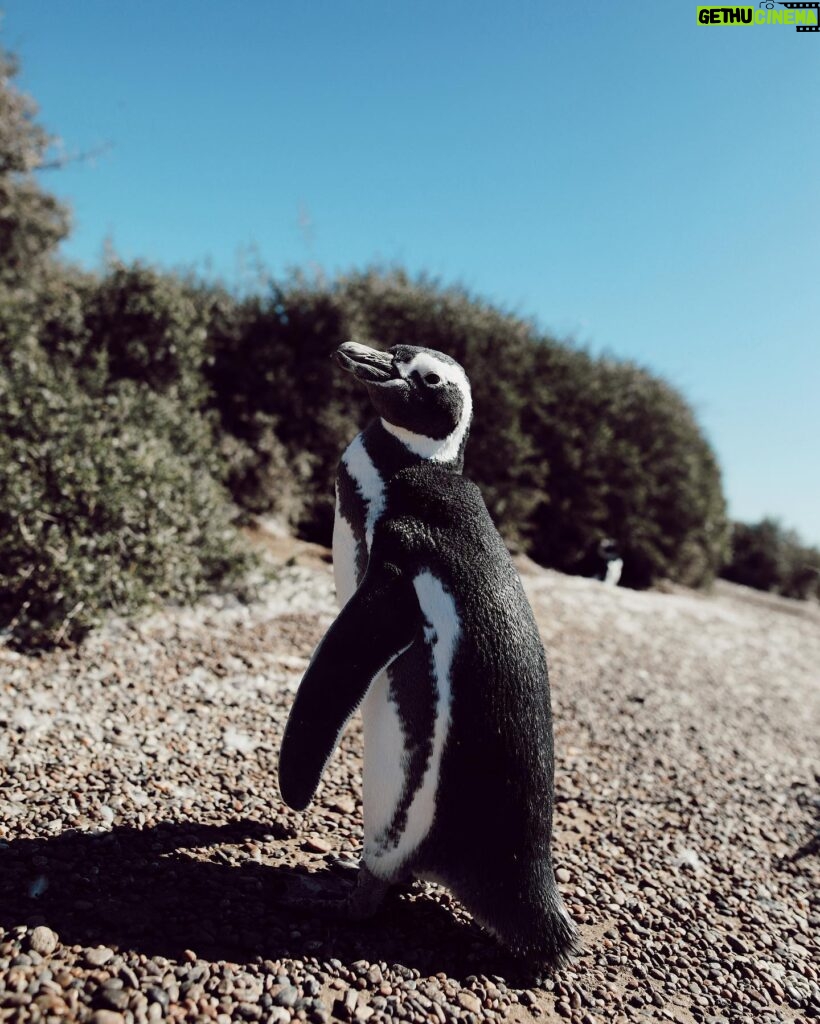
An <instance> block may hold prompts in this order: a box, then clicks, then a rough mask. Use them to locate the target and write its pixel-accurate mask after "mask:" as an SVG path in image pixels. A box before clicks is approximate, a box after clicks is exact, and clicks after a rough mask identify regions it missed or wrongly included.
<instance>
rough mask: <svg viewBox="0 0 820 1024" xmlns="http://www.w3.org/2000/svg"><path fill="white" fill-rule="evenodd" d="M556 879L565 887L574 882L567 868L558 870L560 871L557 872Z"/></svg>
mask: <svg viewBox="0 0 820 1024" xmlns="http://www.w3.org/2000/svg"><path fill="white" fill-rule="evenodd" d="M555 877H556V878H557V879H558V881H559V882H561V883H562V884H563V885H566V884H567V882H570V881H571V880H572V875H571V874H570V873H569V871H567V869H566V868H558V870H557V871H556V872H555Z"/></svg>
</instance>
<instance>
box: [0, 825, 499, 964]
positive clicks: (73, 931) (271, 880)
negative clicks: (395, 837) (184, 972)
mask: <svg viewBox="0 0 820 1024" xmlns="http://www.w3.org/2000/svg"><path fill="white" fill-rule="evenodd" d="M294 838H295V833H294V832H293V831H292V830H291V829H290V828H288V827H285V826H282V825H278V824H276V823H273V824H271V823H260V822H255V821H249V820H240V821H235V822H230V823H228V824H224V825H199V824H194V823H187V822H186V823H176V822H166V823H161V824H158V825H155V826H152V827H147V828H143V829H137V828H133V827H129V826H116V827H114V828H113V829H111V830H110V831H107V832H104V833H97V834H90V833H87V832H78V831H68V832H64V833H62V834H61V835H58V836H55V837H53V838H33V839H27V838H22V839H13V840H11V841H9V842H7V843H0V928H3V929H6V930H8V929H10V928H13V927H14V926H17V925H30V926H31V925H36V924H45V925H47V926H48V927H50V928H51V929H53V930H54V931H56V932H57V933H58V935H59V937H60V940H61V942H62V943H63V944H64V945H79V946H86V947H88V946H97V945H105V946H114V947H117V948H118V949H120V950H121V951H123V952H125V951H129V950H130V951H133V952H135V953H142V954H144V955H146V956H148V957H153V956H158V955H159V956H165V957H168V958H169V959H179V958H180V957H181V956H182V954H183V951H184V950H193V951H194V952H195V953H196V954H197V956H198V957H200V958H204V959H209V960H222V961H229V962H235V963H247V962H251V961H253V960H257V961H258V960H273V961H275V960H280V959H285V958H302V957H308V956H309V957H314V958H316V959H317V960H319V961H327V960H331V959H338V960H340V961H341V962H342V963H346V964H348V965H349V964H352V963H353V962H355V961H357V960H363V959H364V960H369V961H378V960H381V961H386V962H387V963H389V964H399V965H404V966H405V967H408V968H416V969H418V970H419V971H420V972H421V973H422V974H433V973H437V972H439V971H444V972H445V973H447V974H448V975H449V976H450V977H453V978H455V979H460V978H461V979H463V978H464V977H467V976H469V975H471V974H479V973H492V974H504V973H505V968H506V974H507V975H512V974H513V973H514V971H515V965H514V964H513V963H511V962H509V958H507V957H506V955H505V954H504V953H503V951H502V950H500V949H499V947H498V946H497V945H496V944H495V943H494V942H493V941H492V940H491V939H489V938H488V937H487V936H486V935H485V934H484V933H483V932H482V931H481V930H480V929H479V928H478V926H476V925H475V924H473V923H472V922H471V921H469V920H463V919H461V918H460V917H458V916H456V915H455V914H453V912H452V911H451V910H450V909H448V908H447V907H444V906H442V905H441V904H440V903H439V902H438V901H437V900H435V899H432V898H431V897H430V896H427V895H425V894H423V893H417V892H413V893H410V894H409V895H401V896H392V895H391V897H389V898H388V901H387V902H386V904H385V906H384V908H383V909H382V910H381V911H380V912H379V914H378V915H376V917H374V918H373V919H372V920H370V921H366V922H357V923H352V922H346V921H344V920H337V919H333V918H331V917H328V915H327V914H326V913H324V914H322V913H314V912H313V911H312V909H311V902H312V900H314V899H315V900H316V901H327V900H335V899H342V898H343V897H344V896H345V895H346V894H347V893H348V892H349V891H350V890H351V888H352V886H353V884H354V882H355V874H354V873H353V872H350V871H349V870H347V871H343V870H342V869H341V868H340V867H338V866H337V867H335V868H334V867H329V868H328V867H326V868H323V869H322V870H319V871H309V870H308V869H307V868H302V867H298V866H296V867H294V866H292V865H287V866H285V865H277V864H276V863H275V862H274V863H270V862H268V860H269V859H273V860H275V858H276V856H277V855H279V856H282V852H283V851H282V850H281V849H280V848H279V847H278V846H277V844H279V843H283V842H285V841H287V840H291V839H294ZM247 840H257V841H258V842H261V843H262V844H263V845H262V848H263V850H264V851H265V855H266V862H263V863H260V862H258V861H255V860H251V859H245V860H244V861H242V862H241V863H235V862H233V858H231V859H230V860H229V858H228V856H227V855H226V854H225V852H224V851H223V850H222V849H220V848H221V847H222V846H224V845H231V846H237V845H238V846H240V850H241V844H242V843H243V842H246V841H247ZM194 851H196V852H194ZM268 853H269V854H270V858H268V857H267V855H268ZM245 856H247V855H245ZM294 893H298V894H300V899H298V900H296V901H294ZM301 897H304V898H301Z"/></svg>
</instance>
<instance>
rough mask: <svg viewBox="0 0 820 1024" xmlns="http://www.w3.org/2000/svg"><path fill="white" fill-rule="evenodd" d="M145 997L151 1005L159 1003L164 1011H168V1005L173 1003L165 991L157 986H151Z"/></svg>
mask: <svg viewBox="0 0 820 1024" xmlns="http://www.w3.org/2000/svg"><path fill="white" fill-rule="evenodd" d="M145 995H146V996H147V998H148V1002H149V1003H158V1004H159V1005H160V1006H161V1007H162V1008H163V1010H165V1009H167V1008H168V1004H169V1003H170V1002H171V1000H170V999H169V998H168V993H167V992H166V991H165V989H164V988H159V986H157V985H150V986H149V987H148V988H147V989H146V990H145Z"/></svg>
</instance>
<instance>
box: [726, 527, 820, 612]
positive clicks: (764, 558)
mask: <svg viewBox="0 0 820 1024" xmlns="http://www.w3.org/2000/svg"><path fill="white" fill-rule="evenodd" d="M721 576H723V577H724V578H725V579H727V580H731V581H732V582H733V583H742V584H744V586H747V587H755V588H756V589H757V590H768V591H772V592H774V593H778V594H783V595H784V596H785V597H796V598H801V599H804V600H805V599H806V598H809V597H820V550H818V549H817V548H813V547H809V546H808V545H806V544H804V543H803V542H802V541H801V540H800V537H799V536H798V535H797V533H795V531H794V530H787V529H785V528H784V527H783V526H782V525H781V524H780V523H779V522H778V521H777V520H776V519H761V520H760V522H759V523H734V524H733V528H732V554H731V558H730V559H729V561H728V562H727V564H726V565H725V566H724V567H723V570H722V572H721Z"/></svg>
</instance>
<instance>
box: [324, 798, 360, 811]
mask: <svg viewBox="0 0 820 1024" xmlns="http://www.w3.org/2000/svg"><path fill="white" fill-rule="evenodd" d="M329 806H330V809H331V811H338V812H339V814H352V813H353V812H354V811H355V810H356V801H355V800H354V799H353V798H352V797H349V796H340V797H338V798H337V799H336V800H334V801H333V803H331V804H330V805H329Z"/></svg>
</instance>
